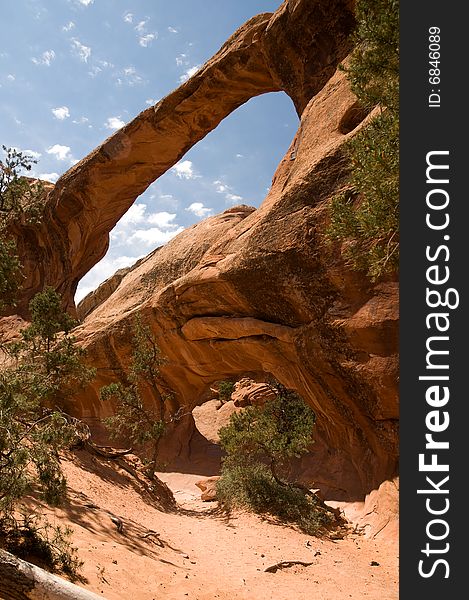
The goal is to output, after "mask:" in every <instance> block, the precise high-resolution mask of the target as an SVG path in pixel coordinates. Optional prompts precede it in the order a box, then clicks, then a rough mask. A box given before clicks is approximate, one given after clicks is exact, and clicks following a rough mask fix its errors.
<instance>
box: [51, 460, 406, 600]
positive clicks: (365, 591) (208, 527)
mask: <svg viewBox="0 0 469 600" xmlns="http://www.w3.org/2000/svg"><path fill="white" fill-rule="evenodd" d="M64 470H65V472H66V474H67V478H68V482H69V488H70V502H69V503H68V504H67V505H66V506H65V507H64V508H62V509H60V510H55V511H54V513H53V514H54V518H55V519H57V522H59V523H60V524H67V523H70V524H71V526H72V527H73V529H74V538H73V539H74V544H75V545H76V546H77V547H78V553H79V556H80V558H81V559H82V560H83V561H85V564H84V567H83V570H82V573H83V576H84V577H85V578H86V579H87V583H84V584H83V585H84V587H87V588H88V589H91V590H93V591H94V592H97V593H101V594H102V595H103V597H104V598H107V599H108V600H118V599H119V600H121V599H124V600H127V599H128V600H153V599H155V600H156V599H160V598H164V599H165V600H186V599H189V600H214V599H219V600H270V599H274V598H275V600H290V599H295V600H296V599H299V600H311V599H312V598H314V599H315V600H343V599H347V598H351V599H352V600H360V599H363V598H366V599H369V600H396V599H397V598H398V584H397V582H398V559H397V544H396V543H394V544H392V543H389V542H378V541H374V540H368V539H364V538H363V536H360V535H358V534H357V535H355V534H352V535H349V536H348V537H346V538H345V539H340V540H322V539H318V538H314V537H312V536H308V535H305V534H302V533H299V532H297V531H295V530H293V529H291V528H287V527H284V526H279V525H275V524H273V523H270V522H267V521H264V520H262V519H260V518H258V517H256V516H254V515H251V514H246V513H237V514H236V515H234V516H231V517H230V518H227V517H226V516H224V515H223V514H221V513H219V512H218V511H217V510H216V506H217V505H216V503H204V502H201V501H200V499H199V498H200V490H198V488H197V487H196V486H195V485H194V483H195V481H197V480H199V479H200V478H201V477H200V475H187V474H181V473H160V474H159V475H160V477H161V478H162V479H163V480H164V481H165V482H166V483H167V484H168V485H169V487H170V488H171V489H172V490H173V493H174V495H175V498H176V500H177V502H178V505H179V507H178V509H177V510H172V511H171V510H169V511H167V512H164V511H162V510H160V508H158V507H157V506H155V503H154V502H152V501H151V500H150V499H149V498H146V499H145V498H144V497H142V496H141V495H140V494H138V493H137V491H136V489H135V484H134V483H133V482H132V479H131V478H130V477H129V476H128V474H127V473H125V471H123V470H121V469H120V468H119V467H117V466H115V465H113V464H112V463H110V462H104V463H103V462H102V461H100V460H98V459H95V458H94V457H91V456H89V455H87V454H86V453H85V452H79V453H78V454H77V457H76V458H75V459H74V460H73V461H66V462H64ZM44 512H48V513H50V511H49V510H48V511H44ZM284 560H299V561H303V562H311V563H312V564H311V565H310V566H292V567H289V568H286V569H282V570H278V571H277V572H276V573H266V572H264V569H265V568H266V567H268V566H271V565H273V564H275V563H278V562H280V561H284Z"/></svg>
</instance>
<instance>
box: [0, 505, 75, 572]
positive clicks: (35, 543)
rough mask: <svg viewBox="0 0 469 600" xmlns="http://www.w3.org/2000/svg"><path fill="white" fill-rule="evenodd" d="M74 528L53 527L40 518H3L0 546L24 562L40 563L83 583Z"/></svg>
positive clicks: (26, 515) (36, 516)
mask: <svg viewBox="0 0 469 600" xmlns="http://www.w3.org/2000/svg"><path fill="white" fill-rule="evenodd" d="M72 533H73V532H72V529H71V528H70V527H60V525H58V526H54V525H51V524H50V523H49V522H48V521H47V520H44V519H43V518H41V517H40V516H39V515H33V514H30V513H28V514H26V513H25V514H23V515H21V517H20V518H15V519H0V545H1V546H2V547H3V548H5V549H6V550H8V551H9V552H11V553H12V554H14V555H15V556H18V557H19V558H22V559H23V560H27V561H29V562H34V563H38V564H39V566H44V567H46V568H48V569H49V570H51V571H56V572H60V573H65V574H66V575H68V576H69V578H70V579H71V580H72V581H76V580H80V579H81V577H80V575H79V570H80V568H81V567H82V565H83V562H82V561H81V560H80V559H79V558H78V556H77V550H78V549H77V548H76V547H74V546H73V545H72V543H71V536H72Z"/></svg>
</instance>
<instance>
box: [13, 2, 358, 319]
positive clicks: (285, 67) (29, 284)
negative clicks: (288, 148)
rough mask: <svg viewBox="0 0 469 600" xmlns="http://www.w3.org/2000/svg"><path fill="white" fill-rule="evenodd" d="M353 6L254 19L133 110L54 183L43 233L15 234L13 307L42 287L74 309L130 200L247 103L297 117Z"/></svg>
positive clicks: (330, 63) (295, 5)
mask: <svg viewBox="0 0 469 600" xmlns="http://www.w3.org/2000/svg"><path fill="white" fill-rule="evenodd" d="M352 24H353V17H352V13H351V2H350V0H349V1H346V0H334V1H333V2H328V3H324V2H323V1H322V0H286V1H285V2H284V3H283V4H282V5H281V6H280V8H279V9H278V10H277V11H276V12H275V13H273V14H271V13H264V14H261V15H258V16H256V17H253V18H252V19H250V20H249V21H247V23H245V24H244V25H243V26H242V27H240V28H239V29H238V30H237V31H236V32H235V33H234V34H233V35H232V36H231V38H229V40H227V42H226V43H225V44H224V45H223V46H222V48H221V49H220V50H219V52H217V54H215V56H214V57H213V58H211V59H210V60H209V61H208V62H207V63H206V64H205V65H203V67H202V68H201V69H200V70H199V72H198V73H196V74H195V75H194V76H193V77H191V79H189V80H188V81H187V82H186V83H184V84H183V85H181V86H180V87H179V88H177V89H176V90H175V91H174V92H172V93H170V94H169V95H168V96H166V97H165V98H163V99H162V100H161V101H160V102H158V104H156V106H154V107H151V108H148V109H147V110H145V111H143V112H142V113H140V114H139V115H138V116H137V117H136V118H135V119H133V120H132V121H131V122H130V123H128V124H127V125H126V126H125V127H123V128H122V129H120V130H119V131H117V132H116V133H115V134H113V135H112V136H110V137H109V138H108V139H107V140H106V141H105V142H103V144H101V146H99V147H98V148H96V149H95V150H94V151H93V152H91V153H90V154H89V155H88V156H87V157H85V158H84V159H82V160H81V161H80V162H79V163H78V164H77V165H75V166H74V167H72V168H71V169H70V170H69V171H67V173H65V174H64V175H63V176H62V177H60V179H59V180H58V181H57V183H56V185H55V187H54V189H53V190H52V191H51V192H50V193H49V196H48V200H47V206H46V218H45V222H44V225H43V226H42V227H39V228H37V227H22V228H20V229H18V230H17V231H16V232H15V233H16V236H17V238H18V248H19V253H20V255H21V256H22V258H23V264H24V270H25V275H26V281H25V283H24V286H23V292H22V296H21V299H20V303H19V306H18V309H17V310H19V311H20V312H22V313H23V314H27V304H28V302H29V300H30V298H31V297H32V296H34V294H35V293H36V292H37V291H39V290H40V289H42V288H43V287H44V286H45V285H51V286H53V287H55V288H56V289H57V290H58V291H59V292H60V293H61V295H62V296H63V297H64V302H65V305H66V307H67V308H68V309H69V310H70V311H71V312H73V311H74V300H73V297H74V294H75V291H76V287H77V285H78V282H79V280H80V279H81V278H82V277H83V275H84V274H86V273H87V272H88V271H89V270H90V269H91V268H92V267H93V266H94V265H95V264H96V263H97V262H98V261H99V260H100V259H101V258H102V257H103V256H104V254H105V252H106V250H107V247H108V243H109V232H110V230H111V229H112V228H113V227H114V225H115V224H116V223H117V221H118V220H119V219H120V218H121V217H122V215H123V214H124V213H125V212H126V211H127V210H128V208H129V207H130V206H131V205H132V203H133V202H134V201H135V199H136V198H137V197H138V196H139V195H140V194H141V193H142V192H143V191H144V190H145V189H146V188H147V187H148V186H149V185H150V184H151V183H152V182H153V181H155V179H157V178H158V177H159V176H160V175H162V174H163V173H164V172H166V171H167V170H168V169H169V168H170V167H171V166H173V165H174V164H175V163H176V162H177V161H178V160H179V159H180V158H181V157H182V156H183V155H184V154H185V152H187V150H188V149H189V148H191V147H192V146H193V145H194V144H195V143H196V142H198V141H199V140H200V139H202V138H203V137H204V136H205V135H206V134H207V133H209V132H210V131H211V130H212V129H214V128H215V127H216V126H217V125H218V123H219V122H220V121H221V120H222V119H223V118H224V117H226V116H227V115H228V114H230V113H231V112H232V111H233V110H235V109H236V108H237V107H238V106H240V105H241V104H243V103H244V102H246V101H247V100H249V99H250V98H252V97H254V96H256V95H259V94H263V93H267V92H271V91H281V90H283V91H285V92H286V93H287V94H288V95H289V96H290V97H291V98H292V100H293V102H294V104H295V107H296V110H297V112H298V114H301V113H302V111H303V110H304V108H305V106H306V104H307V102H308V101H309V100H310V98H311V97H312V96H313V95H314V94H316V93H317V92H318V91H319V90H320V89H321V88H322V86H323V85H324V84H325V82H326V81H327V79H329V77H330V76H331V75H332V73H333V72H334V69H335V67H336V65H337V63H338V62H339V61H340V60H341V59H343V58H344V57H345V56H346V54H347V52H348V50H349V44H350V42H349V40H348V35H349V33H350V30H351V27H352Z"/></svg>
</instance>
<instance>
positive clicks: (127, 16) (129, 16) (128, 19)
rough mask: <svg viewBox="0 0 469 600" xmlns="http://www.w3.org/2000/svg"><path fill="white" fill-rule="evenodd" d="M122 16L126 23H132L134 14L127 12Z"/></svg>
mask: <svg viewBox="0 0 469 600" xmlns="http://www.w3.org/2000/svg"><path fill="white" fill-rule="evenodd" d="M122 18H123V19H124V21H125V22H126V23H132V22H133V20H134V16H133V14H132V13H131V12H126V13H125V15H124V16H123V17H122Z"/></svg>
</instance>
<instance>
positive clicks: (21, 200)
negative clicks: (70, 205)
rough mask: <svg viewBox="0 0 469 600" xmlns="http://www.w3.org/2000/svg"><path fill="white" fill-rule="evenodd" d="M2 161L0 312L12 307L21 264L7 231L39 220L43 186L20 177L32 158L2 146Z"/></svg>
mask: <svg viewBox="0 0 469 600" xmlns="http://www.w3.org/2000/svg"><path fill="white" fill-rule="evenodd" d="M2 149H3V153H4V155H5V156H4V159H3V160H0V311H2V310H3V309H4V308H5V307H6V306H12V305H14V300H15V295H16V293H17V291H18V289H19V287H20V285H21V280H22V276H21V265H20V261H19V259H18V257H17V255H16V244H15V242H14V240H13V239H12V237H11V235H10V233H9V228H10V226H11V224H12V223H13V222H23V223H33V222H37V221H38V220H39V219H40V215H41V212H42V207H43V199H44V186H43V184H42V183H41V182H40V181H35V182H31V181H28V179H26V178H25V177H24V176H22V172H23V171H30V170H31V167H32V165H33V164H34V163H36V162H37V161H35V160H34V159H33V158H32V157H30V156H28V155H27V154H24V153H22V152H20V151H19V150H16V149H14V148H6V147H5V146H2Z"/></svg>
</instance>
